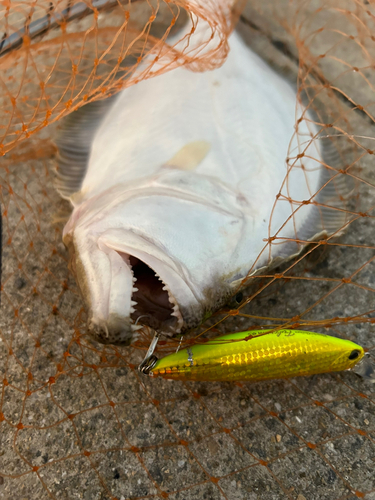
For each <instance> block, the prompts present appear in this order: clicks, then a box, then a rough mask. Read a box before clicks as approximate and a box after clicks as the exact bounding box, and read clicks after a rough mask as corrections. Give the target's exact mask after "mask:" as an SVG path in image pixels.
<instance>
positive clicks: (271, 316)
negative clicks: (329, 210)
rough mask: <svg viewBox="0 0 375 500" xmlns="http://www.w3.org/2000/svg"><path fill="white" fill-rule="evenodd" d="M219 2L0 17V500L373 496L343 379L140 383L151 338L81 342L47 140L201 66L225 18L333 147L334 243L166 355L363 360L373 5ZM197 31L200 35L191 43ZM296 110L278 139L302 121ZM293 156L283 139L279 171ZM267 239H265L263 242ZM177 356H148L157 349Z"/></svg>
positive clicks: (215, 62)
mask: <svg viewBox="0 0 375 500" xmlns="http://www.w3.org/2000/svg"><path fill="white" fill-rule="evenodd" d="M232 4H233V2H229V1H228V2H226V1H224V0H223V1H220V2H219V1H213V0H212V1H209V0H205V1H204V2H199V1H197V0H196V1H188V0H186V1H184V0H180V1H179V0H164V1H161V0H160V1H159V0H155V1H135V0H133V1H131V0H128V1H126V2H125V1H124V2H121V1H120V0H117V1H113V2H112V1H110V0H96V1H95V0H90V1H87V2H77V1H75V0H72V1H70V0H69V1H59V0H53V1H51V2H48V1H44V0H34V1H29V0H27V1H24V2H22V1H19V2H16V1H14V2H9V1H7V0H3V1H2V2H1V6H0V39H1V41H0V55H1V57H0V86H1V89H0V110H1V113H0V148H1V149H0V151H1V154H2V157H1V159H0V186H1V189H0V202H1V209H2V249H3V250H2V282H1V306H0V307H1V309H0V311H1V313H0V371H1V379H2V382H1V384H2V385H1V399H0V427H1V431H0V442H1V446H0V497H1V498H10V497H12V498H17V499H18V498H19V499H21V498H27V499H31V498H38V499H43V498H55V499H58V498H67V499H71V498H84V499H107V498H108V499H122V500H124V499H127V498H171V499H172V498H173V499H179V498H183V499H196V498H208V499H216V498H218V499H219V498H226V499H231V500H232V499H242V498H246V499H256V498H262V499H275V498H289V499H296V500H307V499H311V498H319V499H324V498H326V499H330V500H338V499H352V498H356V497H359V498H369V499H370V498H373V496H374V494H375V482H374V474H373V469H374V465H375V464H374V457H375V417H374V413H375V412H374V409H375V407H374V404H375V393H374V388H373V386H371V385H370V384H366V383H365V382H363V381H362V380H360V379H358V378H357V377H356V376H355V375H354V374H353V373H340V374H335V375H332V374H331V375H322V376H314V377H311V378H300V379H291V380H282V381H272V382H266V383H257V384H246V383H237V384H229V383H187V382H186V383H183V382H169V381H163V380H159V379H157V380H152V379H148V378H147V377H145V376H143V375H142V374H140V373H139V372H138V371H137V365H138V363H139V362H140V361H141V360H142V358H143V356H144V354H145V351H146V349H147V347H148V345H149V342H150V340H151V332H149V331H147V330H145V331H144V332H143V334H142V336H141V338H140V340H139V341H138V342H137V343H136V344H134V345H132V346H131V347H127V348H119V347H113V346H102V345H100V344H97V343H95V342H93V341H91V340H90V339H89V338H88V337H87V335H86V328H85V321H86V317H85V312H84V308H83V303H82V301H81V298H80V294H79V291H78V289H77V286H76V284H75V281H74V278H73V276H72V275H71V274H70V272H69V270H68V254H67V251H66V249H65V248H64V246H63V244H62V229H63V227H64V223H65V221H66V220H67V217H68V215H69V211H70V206H69V204H68V203H67V202H66V201H64V200H62V199H60V197H59V196H58V195H57V193H56V191H55V189H54V185H53V183H54V175H55V174H54V169H55V167H56V165H55V155H56V147H55V145H54V141H53V137H54V133H55V128H56V126H58V122H59V120H60V119H61V118H63V117H64V116H65V115H67V114H69V113H70V112H72V111H74V110H76V109H78V108H79V107H80V106H82V105H84V104H85V103H88V102H91V101H94V100H97V99H102V98H104V97H107V96H110V95H112V94H114V93H116V92H117V91H118V90H120V89H122V88H125V87H126V86H130V85H133V84H135V83H137V82H138V81H139V80H141V79H144V78H153V77H157V75H158V74H160V73H162V72H163V71H173V69H174V68H176V67H178V66H180V65H185V66H188V67H189V68H190V69H191V70H192V71H204V70H210V69H214V68H215V67H218V66H220V65H221V64H222V63H223V61H224V60H225V57H226V55H227V51H228V45H227V38H228V36H229V34H230V32H231V30H232V28H233V26H234V25H235V24H236V23H237V21H238V23H237V28H238V30H239V31H240V32H241V34H242V35H243V37H244V38H245V40H246V41H247V43H248V44H249V45H250V46H251V48H252V49H253V50H254V51H255V52H257V53H259V54H260V55H261V56H262V57H263V58H264V59H265V60H267V62H268V63H269V64H270V65H271V66H273V67H274V68H275V69H276V70H277V71H278V72H279V73H281V74H283V75H284V77H285V78H286V79H289V80H290V81H291V82H294V84H295V82H297V88H298V96H299V99H300V101H303V102H304V103H305V105H307V106H308V107H309V109H311V110H312V114H311V115H310V116H313V117H314V121H315V122H316V123H317V124H318V127H319V130H320V135H319V137H318V136H315V137H313V138H311V139H310V141H313V140H316V141H318V140H322V138H327V137H328V138H329V140H331V141H333V142H334V144H335V148H336V149H337V151H338V154H339V155H340V158H341V160H342V166H341V168H340V170H339V171H337V172H336V173H335V175H336V177H337V178H340V176H345V179H347V178H348V179H349V180H350V181H351V183H350V185H351V186H352V187H351V192H350V193H351V195H350V197H348V198H347V199H346V200H345V215H346V216H345V222H344V223H343V229H345V231H337V232H336V234H335V235H334V236H333V237H328V238H327V237H325V238H324V237H322V238H321V239H320V240H317V241H315V242H313V243H309V244H308V245H307V246H306V247H305V248H304V250H303V252H302V253H301V254H300V255H299V256H298V257H297V258H296V259H295V260H293V261H290V262H288V263H287V264H284V265H283V266H281V267H279V268H277V269H274V270H272V271H268V272H265V273H263V274H260V275H259V274H258V275H256V276H249V277H248V285H249V288H248V290H249V292H248V295H247V298H246V299H244V300H243V301H242V304H241V305H240V306H239V307H236V308H234V309H233V308H232V309H231V308H230V307H227V308H224V310H221V311H219V312H218V313H217V314H215V315H214V316H213V317H212V318H210V319H209V320H208V321H207V322H206V323H205V324H204V325H203V327H202V328H200V329H199V330H197V331H196V332H195V334H193V335H192V336H191V337H190V338H188V339H184V340H183V343H185V345H186V343H187V342H194V341H198V340H199V339H200V338H201V336H202V335H206V336H207V335H208V336H215V335H217V334H218V333H219V332H220V333H223V332H229V331H241V330H245V329H250V328H255V327H257V328H259V327H264V326H268V327H269V328H270V327H271V328H280V327H292V328H300V329H301V328H306V329H309V330H314V331H320V332H323V333H329V334H330V335H335V336H339V337H341V338H346V339H350V340H353V341H355V342H357V343H359V344H361V345H362V346H364V347H365V348H366V349H368V350H370V351H371V349H373V348H374V340H373V339H374V323H375V307H374V298H375V295H374V292H375V281H374V262H373V261H374V259H375V257H374V255H375V254H374V249H375V244H374V242H373V234H374V224H373V206H374V199H375V198H374V182H375V179H374V173H373V170H372V165H373V161H374V160H373V158H374V151H375V146H374V139H373V127H374V116H373V114H374V110H375V108H374V88H373V86H374V84H375V69H374V68H375V66H374V61H375V37H374V33H375V31H374V20H375V17H374V16H375V8H374V5H373V3H372V2H370V1H367V0H363V1H362V0H361V1H359V0H357V1H356V0H347V1H346V0H340V1H337V0H336V1H325V2H323V1H321V0H311V1H305V2H301V1H289V2H287V1H283V0H278V1H272V0H266V1H265V0H263V1H260V0H259V1H258V0H253V1H251V2H249V3H247V4H246V5H243V4H242V3H237V4H233V5H232ZM229 9H232V15H231V16H229V15H228V13H229ZM189 19H190V23H191V30H190V32H188V34H186V33H185V34H184V35H183V38H182V40H181V41H180V42H179V43H178V44H177V45H175V46H174V47H173V46H169V45H168V43H167V41H166V39H167V36H168V35H169V34H170V32H174V33H178V30H179V29H181V27H183V26H184V25H185V24H186V22H187V21H189ZM199 23H200V24H201V25H202V24H204V25H206V28H207V29H206V38H203V39H200V40H199V43H196V42H195V41H194V34H195V31H196V28H197V26H198V25H199ZM1 37H2V38H1ZM145 57H147V61H148V63H147V64H145V62H144V61H145ZM296 109H297V111H296V126H297V129H298V124H299V123H300V122H301V120H306V119H307V117H306V115H303V114H302V115H301V111H300V112H298V109H300V110H301V108H296ZM310 119H311V118H310ZM47 125H48V127H47ZM303 151H304V145H303V144H301V145H300V150H299V153H298V155H302V156H300V157H299V158H303ZM290 156H291V158H290V160H292V159H293V158H292V155H290ZM295 156H296V155H295V153H294V157H295ZM337 196H339V193H338V194H337ZM341 201H342V200H341ZM339 210H344V209H342V208H340V209H339ZM277 238H278V235H277V233H276V234H275V235H271V234H270V238H269V241H268V242H266V243H265V246H266V247H267V245H268V246H271V245H275V244H277V243H278V240H277ZM297 243H298V244H299V245H301V246H304V245H305V244H306V243H308V242H301V241H298V242H297ZM178 342H179V339H176V340H174V339H170V340H163V341H161V342H160V345H159V349H158V353H161V354H162V353H163V352H172V351H174V350H175V349H176V346H177V345H178Z"/></svg>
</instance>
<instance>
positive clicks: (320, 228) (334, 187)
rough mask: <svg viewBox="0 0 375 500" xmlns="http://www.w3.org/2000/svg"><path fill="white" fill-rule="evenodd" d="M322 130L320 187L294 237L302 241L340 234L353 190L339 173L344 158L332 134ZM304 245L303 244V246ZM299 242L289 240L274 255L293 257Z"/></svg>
mask: <svg viewBox="0 0 375 500" xmlns="http://www.w3.org/2000/svg"><path fill="white" fill-rule="evenodd" d="M326 132H327V130H325V134H324V137H321V136H320V137H319V136H318V138H317V139H316V140H319V141H320V145H321V147H320V150H321V156H322V169H321V174H320V179H319V186H321V189H320V191H319V193H318V194H317V195H316V196H315V197H314V199H313V202H314V204H313V206H312V207H311V211H310V214H309V217H308V218H307V220H306V221H305V222H304V223H303V224H302V226H301V228H300V229H299V230H298V233H297V235H296V239H298V240H302V241H316V240H318V239H322V238H325V237H327V236H332V235H334V236H339V235H341V234H342V233H343V231H344V230H345V228H346V225H347V223H348V222H349V220H350V214H349V213H348V208H349V203H350V200H351V198H352V195H353V193H354V191H355V182H354V180H353V178H352V177H350V176H349V175H346V174H345V173H342V172H343V170H344V171H345V168H344V160H343V158H342V156H341V155H340V153H339V150H338V149H337V147H336V144H335V136H334V135H333V134H332V135H331V136H329V134H328V133H326ZM305 245H306V244H303V245H302V247H304V246H305ZM302 247H301V244H297V243H295V242H290V243H287V244H286V245H284V247H283V250H282V252H281V253H280V255H278V257H277V262H276V261H275V262H273V263H272V266H274V265H276V264H279V263H280V262H279V261H280V260H282V259H285V258H287V259H288V260H289V259H290V258H293V257H295V256H296V255H298V254H299V253H300V251H301V250H302Z"/></svg>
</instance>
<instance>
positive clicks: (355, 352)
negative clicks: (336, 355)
mask: <svg viewBox="0 0 375 500" xmlns="http://www.w3.org/2000/svg"><path fill="white" fill-rule="evenodd" d="M359 354H360V351H358V350H357V349H354V351H352V352H351V353H350V354H349V357H348V359H357V358H358V356H359Z"/></svg>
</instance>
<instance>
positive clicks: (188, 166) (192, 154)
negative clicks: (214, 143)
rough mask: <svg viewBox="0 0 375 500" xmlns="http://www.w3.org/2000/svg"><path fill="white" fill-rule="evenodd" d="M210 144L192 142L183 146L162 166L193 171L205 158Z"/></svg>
mask: <svg viewBox="0 0 375 500" xmlns="http://www.w3.org/2000/svg"><path fill="white" fill-rule="evenodd" d="M210 149H211V144H210V143H209V142H207V141H192V142H188V143H187V144H185V146H183V147H182V148H181V149H180V150H179V151H177V153H176V154H175V155H174V156H172V158H171V159H170V160H168V161H167V162H166V163H165V164H164V166H165V167H170V168H178V169H180V170H194V169H195V168H196V167H197V166H198V165H199V164H200V163H201V162H202V161H203V160H204V158H205V157H206V156H207V154H208V152H209V150H210Z"/></svg>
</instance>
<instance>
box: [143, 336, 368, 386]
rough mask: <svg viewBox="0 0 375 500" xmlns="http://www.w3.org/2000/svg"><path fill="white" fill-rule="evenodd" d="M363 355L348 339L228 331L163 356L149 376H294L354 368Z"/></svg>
mask: <svg viewBox="0 0 375 500" xmlns="http://www.w3.org/2000/svg"><path fill="white" fill-rule="evenodd" d="M363 356H364V350H363V348H362V347H361V346H359V345H357V344H355V343H354V342H351V341H349V340H342V339H338V338H335V337H331V336H329V335H323V334H320V333H311V332H305V331H300V330H279V331H272V330H256V331H247V332H239V333H233V334H229V335H224V336H222V337H218V338H216V339H214V340H210V341H208V342H206V343H204V344H201V345H194V346H192V347H188V348H187V349H182V350H181V351H179V352H176V353H174V354H170V355H168V356H166V357H165V358H162V359H160V360H158V361H156V363H155V364H154V365H153V366H152V367H151V369H150V371H149V375H150V376H151V377H163V378H167V379H174V380H199V381H205V380H210V381H240V380H251V381H259V380H268V379H274V378H287V377H297V376H301V375H305V376H306V375H313V374H316V373H326V372H339V371H342V370H348V369H350V368H353V366H355V365H356V364H357V363H358V362H359V361H360V360H361V359H362V358H363Z"/></svg>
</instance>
